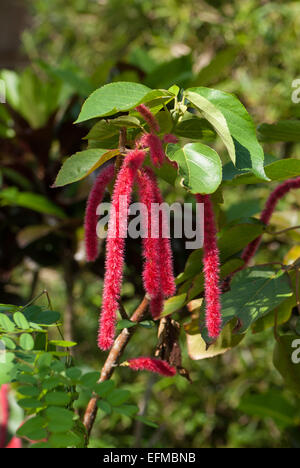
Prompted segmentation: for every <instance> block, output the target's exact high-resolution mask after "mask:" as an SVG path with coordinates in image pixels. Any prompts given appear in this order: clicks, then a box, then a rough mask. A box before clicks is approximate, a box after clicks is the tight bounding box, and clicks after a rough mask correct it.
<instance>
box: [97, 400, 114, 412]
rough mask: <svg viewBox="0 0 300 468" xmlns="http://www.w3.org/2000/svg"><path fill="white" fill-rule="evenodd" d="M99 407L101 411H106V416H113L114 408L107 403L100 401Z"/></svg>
mask: <svg viewBox="0 0 300 468" xmlns="http://www.w3.org/2000/svg"><path fill="white" fill-rule="evenodd" d="M97 406H98V408H99V409H101V410H102V411H104V413H106V414H111V412H112V407H111V405H110V404H109V403H108V402H107V401H104V400H99V401H98V402H97Z"/></svg>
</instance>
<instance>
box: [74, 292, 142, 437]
mask: <svg viewBox="0 0 300 468" xmlns="http://www.w3.org/2000/svg"><path fill="white" fill-rule="evenodd" d="M148 305H149V299H148V297H147V296H145V297H144V299H143V300H142V302H141V304H140V305H139V306H138V308H137V309H136V310H135V312H134V313H133V314H132V317H131V318H130V320H131V321H132V322H141V321H142V320H143V319H144V316H145V312H146V310H147V307H148ZM136 328H137V327H131V328H129V329H128V328H124V329H123V330H122V332H121V333H120V334H119V336H118V337H117V338H116V339H115V342H114V344H113V346H112V348H111V350H110V352H109V355H108V356H107V359H106V361H105V363H104V366H103V368H102V370H101V375H100V379H99V380H98V383H100V382H104V381H105V380H108V379H110V377H111V376H112V374H113V372H114V370H115V368H116V365H117V364H118V362H119V359H120V358H121V356H122V355H123V352H124V350H125V348H126V346H127V344H128V343H129V341H130V339H131V337H132V335H133V334H134V332H135V331H136ZM97 401H98V396H97V395H93V397H92V398H91V399H90V401H89V403H88V405H87V408H86V411H85V414H84V418H83V424H84V426H85V428H86V431H87V438H89V436H90V433H91V430H92V428H93V425H94V422H95V419H96V416H97V410H98V407H97Z"/></svg>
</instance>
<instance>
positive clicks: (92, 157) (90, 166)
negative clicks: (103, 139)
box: [54, 149, 119, 187]
mask: <svg viewBox="0 0 300 468" xmlns="http://www.w3.org/2000/svg"><path fill="white" fill-rule="evenodd" d="M117 154H119V150H117V149H116V150H111V151H107V150H106V149H88V150H85V151H80V152H79V153H75V154H73V156H70V157H69V158H68V159H67V160H66V162H65V163H64V164H63V166H62V167H61V169H60V171H59V173H58V175H57V178H56V180H55V183H54V187H62V186H63V185H67V184H71V183H73V182H76V181H78V180H81V179H83V178H84V177H87V176H88V175H89V174H91V173H92V172H93V171H94V170H95V169H97V168H98V167H100V166H101V165H102V164H104V163H105V162H106V161H108V160H109V159H111V158H113V157H115V156H116V155H117Z"/></svg>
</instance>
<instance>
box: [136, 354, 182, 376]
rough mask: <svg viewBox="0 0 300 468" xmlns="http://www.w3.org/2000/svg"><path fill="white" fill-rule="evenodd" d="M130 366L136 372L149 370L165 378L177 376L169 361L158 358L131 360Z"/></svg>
mask: <svg viewBox="0 0 300 468" xmlns="http://www.w3.org/2000/svg"><path fill="white" fill-rule="evenodd" d="M128 365H129V367H130V368H131V369H133V370H135V371H138V370H147V371H150V372H155V373H157V374H161V375H164V376H165V377H174V375H175V374H176V369H175V367H172V366H170V364H169V363H168V362H167V361H162V360H161V359H157V358H150V357H139V358H136V359H129V360H128Z"/></svg>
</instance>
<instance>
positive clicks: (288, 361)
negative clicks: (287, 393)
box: [273, 334, 300, 395]
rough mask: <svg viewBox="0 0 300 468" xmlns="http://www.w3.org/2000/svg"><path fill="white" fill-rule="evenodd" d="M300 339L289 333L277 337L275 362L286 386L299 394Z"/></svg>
mask: <svg viewBox="0 0 300 468" xmlns="http://www.w3.org/2000/svg"><path fill="white" fill-rule="evenodd" d="M299 355H300V339H299V336H298V335H296V334H295V335H294V334H288V335H282V336H277V337H276V343H275V348H274V353H273V363H274V366H275V367H276V369H277V370H278V372H279V373H280V374H281V376H282V378H283V380H284V382H285V384H286V386H287V387H288V388H289V389H291V390H293V391H294V392H296V394H297V395H299V392H300V360H299Z"/></svg>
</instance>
